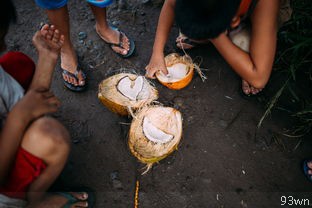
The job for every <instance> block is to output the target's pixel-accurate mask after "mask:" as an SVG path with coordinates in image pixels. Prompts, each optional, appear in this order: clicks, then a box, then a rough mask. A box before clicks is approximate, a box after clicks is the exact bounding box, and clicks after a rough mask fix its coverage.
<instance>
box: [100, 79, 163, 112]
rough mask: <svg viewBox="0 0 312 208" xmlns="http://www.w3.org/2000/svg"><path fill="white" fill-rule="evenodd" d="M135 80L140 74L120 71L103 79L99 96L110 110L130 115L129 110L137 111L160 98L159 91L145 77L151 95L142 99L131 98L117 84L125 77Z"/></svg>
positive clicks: (145, 84) (145, 85)
mask: <svg viewBox="0 0 312 208" xmlns="http://www.w3.org/2000/svg"><path fill="white" fill-rule="evenodd" d="M127 76H128V77H129V78H130V79H132V80H135V79H136V78H137V77H138V75H135V74H131V73H120V74H116V75H114V76H111V77H109V78H107V79H105V80H103V81H102V82H101V83H100V84H99V92H98V98H99V100H100V101H101V102H102V103H103V105H104V106H106V107H107V108H108V109H109V110H111V111H112V112H114V113H117V114H119V115H121V116H127V115H129V111H135V110H137V109H139V108H142V107H143V106H145V105H147V104H150V103H151V102H153V101H154V100H157V98H158V91H157V90H156V89H155V88H154V87H153V86H152V85H150V83H149V82H148V81H147V80H146V79H145V78H144V87H145V89H146V90H148V92H149V97H148V98H146V99H142V100H130V99H129V98H127V97H125V96H124V95H123V94H121V93H120V91H119V90H118V89H117V85H118V83H119V81H120V80H121V79H123V78H124V77H127Z"/></svg>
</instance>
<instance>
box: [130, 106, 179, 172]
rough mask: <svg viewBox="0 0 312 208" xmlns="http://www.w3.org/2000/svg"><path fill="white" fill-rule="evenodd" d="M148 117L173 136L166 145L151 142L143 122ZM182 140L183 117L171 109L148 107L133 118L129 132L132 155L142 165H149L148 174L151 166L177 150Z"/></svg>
mask: <svg viewBox="0 0 312 208" xmlns="http://www.w3.org/2000/svg"><path fill="white" fill-rule="evenodd" d="M145 117H147V118H148V119H149V120H150V121H151V122H152V123H153V125H154V126H155V127H157V128H158V129H160V130H162V131H163V132H165V133H167V134H170V135H173V138H172V139H171V140H170V141H168V142H166V143H155V142H152V141H151V140H149V139H148V138H147V137H146V136H145V134H144V130H143V120H144V118H145ZM181 138H182V115H181V113H180V112H179V111H178V110H176V109H174V108H170V107H162V106H147V107H144V108H143V109H141V110H140V111H139V112H138V113H137V114H136V115H135V117H134V118H133V121H132V123H131V126H130V131H129V140H128V145H129V148H130V151H131V153H132V154H133V155H134V156H135V157H136V158H137V159H138V160H139V161H140V162H142V163H144V164H146V165H147V170H146V171H145V172H147V171H148V170H149V169H150V168H151V166H152V165H153V164H154V163H155V162H158V161H160V160H162V159H164V158H165V157H167V156H168V155H169V154H170V153H172V152H173V151H174V150H176V149H177V146H178V144H179V142H180V140H181Z"/></svg>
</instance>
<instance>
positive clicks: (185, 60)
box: [156, 53, 194, 90]
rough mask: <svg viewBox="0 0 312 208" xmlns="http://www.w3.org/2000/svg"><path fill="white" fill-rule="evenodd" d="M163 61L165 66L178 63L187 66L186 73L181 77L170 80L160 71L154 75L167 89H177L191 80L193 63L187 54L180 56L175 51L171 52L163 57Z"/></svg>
mask: <svg viewBox="0 0 312 208" xmlns="http://www.w3.org/2000/svg"><path fill="white" fill-rule="evenodd" d="M165 63H166V67H171V66H173V65H175V64H178V63H182V64H185V65H186V67H187V73H186V75H185V76H184V77H183V78H182V79H180V80H178V81H172V82H171V81H169V80H168V79H165V78H164V75H163V74H162V72H157V73H156V77H157V79H158V81H159V82H160V83H161V84H163V85H165V86H166V87H168V88H169V89H173V90H179V89H182V88H184V87H186V86H187V85H188V84H189V83H190V82H191V81H192V78H193V76H194V64H193V61H192V60H191V58H190V57H189V56H187V55H185V56H180V55H179V54H177V53H171V54H169V55H167V56H166V57H165Z"/></svg>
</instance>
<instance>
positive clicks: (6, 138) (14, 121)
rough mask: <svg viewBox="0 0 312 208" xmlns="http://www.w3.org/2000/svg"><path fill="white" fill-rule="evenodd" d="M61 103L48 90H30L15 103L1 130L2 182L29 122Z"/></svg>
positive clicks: (0, 158) (50, 111) (0, 179)
mask: <svg viewBox="0 0 312 208" xmlns="http://www.w3.org/2000/svg"><path fill="white" fill-rule="evenodd" d="M59 105H60V103H59V101H58V99H57V98H56V97H55V96H54V95H53V94H52V93H51V92H49V91H46V90H30V91H28V92H27V94H26V95H25V96H24V97H23V98H22V99H21V100H20V101H19V102H18V103H17V104H15V106H14V107H13V109H12V110H11V112H10V113H9V114H8V117H7V120H6V122H5V124H4V127H3V129H2V131H1V132H0V152H1V157H0V184H3V183H4V182H5V179H6V177H7V175H8V173H9V171H10V169H11V167H12V165H13V163H14V159H15V155H16V152H17V150H18V148H19V146H20V144H21V141H22V138H23V135H24V132H25V130H26V129H27V127H28V126H29V124H30V123H31V122H32V121H33V120H34V119H36V118H38V117H40V116H42V115H44V114H47V113H52V112H56V110H57V109H58V107H59Z"/></svg>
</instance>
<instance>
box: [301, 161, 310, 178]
mask: <svg viewBox="0 0 312 208" xmlns="http://www.w3.org/2000/svg"><path fill="white" fill-rule="evenodd" d="M309 162H312V160H305V161H303V173H304V175H305V176H306V177H307V179H308V180H309V181H311V182H312V174H309V173H308V171H309V170H311V169H310V168H309V166H308V163H309Z"/></svg>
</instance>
